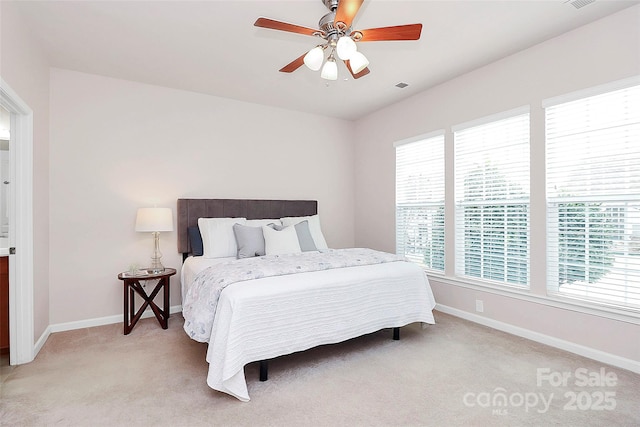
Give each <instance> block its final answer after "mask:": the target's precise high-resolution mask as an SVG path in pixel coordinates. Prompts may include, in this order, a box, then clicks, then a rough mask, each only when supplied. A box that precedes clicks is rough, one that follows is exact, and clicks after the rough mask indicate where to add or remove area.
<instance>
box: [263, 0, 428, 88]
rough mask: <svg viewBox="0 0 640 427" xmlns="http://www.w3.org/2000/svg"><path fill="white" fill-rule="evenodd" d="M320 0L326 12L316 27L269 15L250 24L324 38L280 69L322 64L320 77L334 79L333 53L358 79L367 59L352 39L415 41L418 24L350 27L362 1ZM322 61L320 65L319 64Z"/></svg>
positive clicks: (364, 71) (286, 70) (366, 71)
mask: <svg viewBox="0 0 640 427" xmlns="http://www.w3.org/2000/svg"><path fill="white" fill-rule="evenodd" d="M321 1H322V3H323V4H324V5H325V6H326V7H327V9H329V11H330V12H329V13H327V14H326V15H324V16H323V17H322V18H320V22H319V23H318V27H319V29H315V28H308V27H302V26H300V25H295V24H289V23H286V22H282V21H276V20H273V19H269V18H258V19H257V20H256V22H255V23H254V24H253V25H255V26H256V27H262V28H270V29H272V30H279V31H288V32H291V33H298V34H304V35H307V36H315V37H320V38H321V39H323V40H324V41H323V42H322V43H321V44H319V45H318V46H316V47H314V48H313V49H311V50H310V51H309V52H306V53H305V54H303V55H301V56H300V57H298V58H296V59H294V60H293V61H291V62H290V63H289V64H287V65H285V66H284V67H282V68H281V69H280V71H281V72H283V73H291V72H293V71H295V70H297V69H298V68H300V67H301V66H302V64H305V65H306V66H307V67H308V68H310V69H311V70H313V71H318V70H319V69H320V68H321V67H322V71H321V73H320V76H321V77H322V78H324V79H327V80H337V79H338V67H337V64H336V55H337V56H338V58H339V59H341V60H343V61H344V63H345V65H346V67H347V69H348V70H349V72H350V73H351V75H352V76H353V78H354V79H359V78H360V77H362V76H366V75H367V74H369V68H368V66H369V60H367V58H366V57H365V56H364V55H363V54H362V53H361V52H358V47H357V46H356V42H375V41H387V40H418V39H419V38H420V33H421V32H422V24H409V25H397V26H393V27H381V28H370V29H368V30H353V29H352V28H351V23H352V22H353V18H354V17H355V16H356V14H357V13H358V10H359V9H360V6H361V5H362V3H363V1H364V0H321ZM327 49H330V53H329V57H328V58H327V60H326V62H324V51H325V50H327ZM323 62H324V66H322V63H323Z"/></svg>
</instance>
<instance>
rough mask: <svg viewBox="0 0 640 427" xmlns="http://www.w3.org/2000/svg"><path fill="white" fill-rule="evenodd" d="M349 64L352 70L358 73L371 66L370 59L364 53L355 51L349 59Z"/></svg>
mask: <svg viewBox="0 0 640 427" xmlns="http://www.w3.org/2000/svg"><path fill="white" fill-rule="evenodd" d="M349 65H350V66H351V71H353V74H358V73H359V72H360V71H362V70H364V69H365V68H367V67H368V66H369V60H368V59H367V57H366V56H364V55H363V54H362V53H360V52H355V53H354V54H353V55H352V56H351V59H350V60H349Z"/></svg>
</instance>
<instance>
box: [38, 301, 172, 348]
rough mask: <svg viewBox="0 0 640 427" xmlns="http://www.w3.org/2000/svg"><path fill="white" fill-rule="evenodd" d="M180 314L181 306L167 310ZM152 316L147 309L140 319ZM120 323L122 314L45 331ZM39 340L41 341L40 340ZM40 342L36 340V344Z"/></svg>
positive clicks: (55, 325) (81, 321)
mask: <svg viewBox="0 0 640 427" xmlns="http://www.w3.org/2000/svg"><path fill="white" fill-rule="evenodd" d="M181 312H182V306H181V305H174V306H173V307H170V308H169V313H171V314H174V313H181ZM152 316H154V314H153V311H151V309H147V310H145V312H144V313H142V317H141V318H142V319H145V318H147V317H152ZM122 322H123V317H122V314H115V315H113V316H106V317H98V318H95V319H86V320H78V321H75V322H66V323H55V324H53V325H49V327H48V328H47V329H48V330H49V333H53V332H64V331H72V330H74V329H82V328H92V327H94V326H102V325H111V324H114V323H122ZM45 332H46V331H45ZM43 336H44V334H43ZM47 337H48V335H47ZM40 340H42V338H40ZM40 340H38V342H39V341H40ZM45 341H46V338H45ZM43 344H44V342H43ZM41 347H42V346H41Z"/></svg>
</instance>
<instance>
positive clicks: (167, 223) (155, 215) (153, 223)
mask: <svg viewBox="0 0 640 427" xmlns="http://www.w3.org/2000/svg"><path fill="white" fill-rule="evenodd" d="M136 231H146V232H154V231H173V212H172V211H171V208H139V209H138V214H137V215H136Z"/></svg>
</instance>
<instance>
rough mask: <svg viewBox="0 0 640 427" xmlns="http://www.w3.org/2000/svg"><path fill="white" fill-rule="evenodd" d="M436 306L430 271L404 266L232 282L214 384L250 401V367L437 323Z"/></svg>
mask: <svg viewBox="0 0 640 427" xmlns="http://www.w3.org/2000/svg"><path fill="white" fill-rule="evenodd" d="M434 307H435V300H434V298H433V293H432V292H431V287H430V286H429V282H428V279H427V277H426V275H425V273H424V271H423V270H422V269H421V268H420V267H419V266H417V265H415V264H412V263H409V262H404V261H399V262H389V263H384V264H376V265H365V266H357V267H346V268H341V269H332V270H324V271H315V272H308V273H299V274H294V275H287V276H276V277H265V278H261V279H255V280H250V281H243V282H238V283H234V284H231V285H229V286H228V287H226V288H225V289H224V291H223V292H222V293H221V294H220V298H219V301H218V306H217V310H216V315H215V319H214V323H213V329H212V333H211V336H210V339H209V348H208V351H207V362H208V363H209V373H208V376H207V384H208V385H209V386H210V387H211V388H213V389H215V390H219V391H222V392H225V393H228V394H231V395H233V396H235V397H236V398H238V399H240V400H242V401H248V400H249V393H248V390H247V384H246V380H245V376H244V366H245V365H246V364H247V363H250V362H254V361H258V360H265V359H271V358H274V357H277V356H281V355H285V354H290V353H293V352H296V351H302V350H306V349H309V348H312V347H316V346H318V345H322V344H331V343H337V342H341V341H344V340H347V339H350V338H354V337H357V336H361V335H364V334H367V333H371V332H375V331H378V330H380V329H383V328H392V327H399V326H404V325H407V324H409V323H413V322H424V323H431V324H433V323H435V322H434V318H433V314H432V309H433V308H434Z"/></svg>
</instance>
